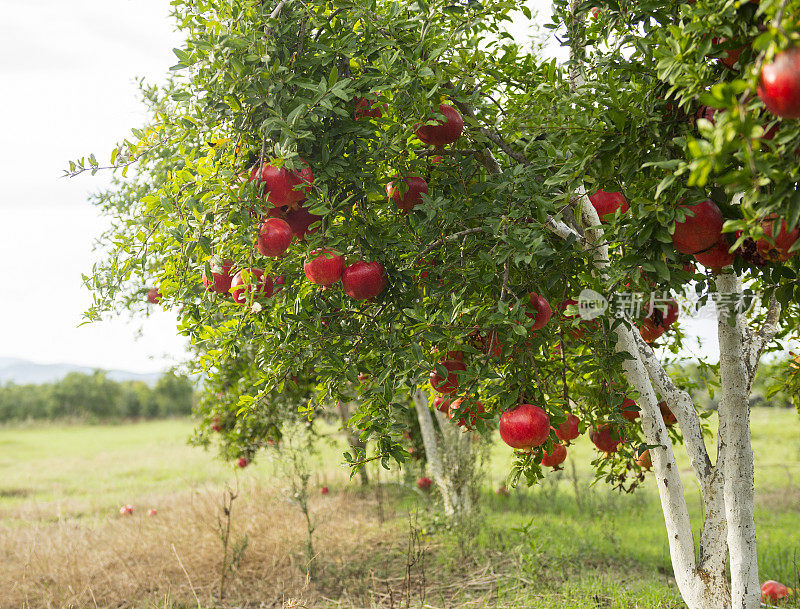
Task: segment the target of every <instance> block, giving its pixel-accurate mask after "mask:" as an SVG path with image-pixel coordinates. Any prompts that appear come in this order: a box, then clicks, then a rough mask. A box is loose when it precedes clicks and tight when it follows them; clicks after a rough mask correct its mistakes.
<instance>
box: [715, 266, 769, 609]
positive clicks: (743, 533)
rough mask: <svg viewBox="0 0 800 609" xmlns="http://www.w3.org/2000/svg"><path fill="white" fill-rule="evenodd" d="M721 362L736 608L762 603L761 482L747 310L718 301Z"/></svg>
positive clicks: (724, 284)
mask: <svg viewBox="0 0 800 609" xmlns="http://www.w3.org/2000/svg"><path fill="white" fill-rule="evenodd" d="M717 289H718V290H719V292H720V294H733V295H741V293H742V286H741V283H740V281H739V278H738V277H737V276H736V275H720V276H718V277H717ZM717 317H718V331H719V352H720V357H719V365H720V366H719V367H720V380H721V384H722V401H721V402H720V405H719V441H720V445H721V446H722V445H724V447H725V451H726V452H725V460H724V463H723V467H724V470H723V471H724V479H725V485H724V488H725V491H724V495H725V514H726V519H727V522H728V549H729V552H730V568H731V607H732V609H757V608H758V607H759V606H760V604H761V601H760V586H759V581H758V560H757V555H756V527H755V519H754V515H753V508H754V501H755V482H754V477H753V449H752V447H751V444H750V385H751V380H752V379H751V372H752V373H753V374H754V373H755V370H754V367H753V369H752V370H748V367H749V362H747V361H746V354H745V340H746V336H747V329H746V327H745V326H744V322H743V320H742V316H741V315H740V314H736V313H733V312H729V311H726V310H725V307H724V306H723V305H720V304H718V305H717Z"/></svg>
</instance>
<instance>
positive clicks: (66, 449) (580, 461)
mask: <svg viewBox="0 0 800 609" xmlns="http://www.w3.org/2000/svg"><path fill="white" fill-rule="evenodd" d="M712 423H713V418H712ZM752 426H753V449H754V454H755V457H756V487H757V508H756V525H757V529H758V537H759V549H758V553H759V566H760V570H761V574H762V580H765V579H776V580H779V581H783V582H784V583H786V584H789V585H792V584H794V585H798V583H799V582H798V570H799V569H800V489H798V483H800V420H799V419H798V416H797V413H796V412H794V411H790V410H774V409H766V408H761V409H756V410H755V411H754V413H753V418H752ZM191 428H192V423H191V422H190V421H187V420H163V421H154V422H146V423H136V424H127V425H114V426H81V425H74V426H66V425H65V426H59V425H49V426H42V427H0V469H2V471H3V472H4V475H3V478H2V479H1V480H0V520H2V521H3V523H4V525H5V526H12V527H23V528H24V527H26V526H28V525H31V524H35V523H37V522H40V523H41V522H50V521H55V520H60V519H61V520H63V519H71V518H73V519H77V520H78V521H83V522H86V523H89V524H91V523H92V522H95V521H99V520H102V519H105V518H108V517H110V516H115V515H116V511H117V509H118V507H119V506H120V505H121V504H123V503H132V504H134V505H136V506H137V507H141V508H142V509H146V507H147V505H149V504H151V503H152V504H154V505H156V504H157V503H158V498H159V497H163V496H166V495H170V494H174V493H176V492H185V491H188V490H192V489H200V488H207V487H210V488H220V487H221V486H222V485H223V484H225V483H234V482H238V484H240V485H243V486H247V485H262V486H265V487H269V486H270V485H271V484H274V480H275V476H276V473H275V468H274V464H273V463H271V462H270V460H269V459H267V458H261V459H257V461H256V463H255V464H254V465H253V466H251V467H248V468H247V469H246V470H239V469H238V468H235V467H234V466H232V465H231V464H226V463H223V462H222V461H220V460H219V459H217V458H216V455H215V452H214V450H213V449H212V450H211V451H204V450H202V449H199V448H194V447H190V446H188V445H187V443H186V438H187V437H188V435H189V433H190V431H191ZM326 431H327V432H328V433H331V432H332V429H331V428H326ZM342 449H343V446H342V443H341V440H339V439H335V438H333V437H332V439H331V441H329V442H323V443H321V445H320V448H319V453H318V454H317V455H315V457H314V459H315V461H316V463H317V464H318V466H319V469H318V471H317V472H316V473H315V474H314V476H313V478H312V481H311V482H312V485H314V486H315V487H316V486H317V485H323V484H324V485H328V486H330V487H331V489H332V492H334V493H336V492H341V491H342V490H344V489H345V488H348V484H351V485H356V484H357V482H355V481H354V482H352V483H350V482H348V480H349V475H348V471H347V470H346V469H344V468H343V467H341V465H340V463H341V452H342ZM677 453H678V459H679V466H680V468H681V471H682V472H683V473H684V485H685V488H686V492H687V496H688V503H689V506H690V510H691V513H692V517H693V520H694V522H695V524H696V526H697V527H698V528H699V526H700V522H699V515H700V513H701V504H700V497H699V492H698V490H697V484H696V482H694V480H693V477H692V475H691V472H690V470H689V466H688V460H687V459H686V455H685V452H684V451H683V450H682V448H681V449H678V451H677ZM594 454H595V451H594V449H593V447H592V446H591V444H590V443H589V441H588V439H587V438H586V437H585V436H583V437H581V438H580V439H579V440H578V441H577V442H576V443H575V444H574V445H573V446H572V447H571V448H570V449H569V458H568V461H567V464H566V469H565V470H564V471H561V472H553V473H550V474H548V476H547V477H546V479H545V480H544V481H543V483H542V484H540V485H539V486H537V487H533V488H530V489H529V488H517V489H512V490H511V496H510V497H502V496H497V495H495V493H494V489H495V488H496V487H497V486H498V485H499V484H500V483H501V482H502V481H503V480H504V479H505V474H506V472H507V471H508V466H509V463H510V461H511V450H510V449H509V448H508V447H506V446H505V445H504V444H502V443H501V442H499V441H498V442H495V443H494V444H493V446H492V448H491V457H490V462H489V465H488V470H487V479H486V485H485V486H486V488H485V490H484V493H483V498H482V501H481V505H482V510H481V514H480V516H479V520H480V525H479V526H473V527H472V533H471V534H470V535H469V536H466V535H465V534H459V533H458V532H453V531H452V530H450V529H451V527H450V526H449V525H448V524H447V523H445V522H444V521H443V520H442V519H441V518H440V517H437V516H436V515H435V512H434V513H433V515H432V513H431V511H430V510H428V509H427V507H428V503H429V501H428V500H426V499H425V498H423V497H421V496H420V495H419V494H418V493H416V492H412V491H409V492H405V493H397V492H395V493H394V494H393V495H391V491H389V493H390V495H391V496H392V497H394V498H393V499H392V501H393V502H394V504H395V506H397V507H398V512H397V513H399V514H400V516H398V518H401V519H406V520H407V519H408V516H407V514H408V512H409V511H413V510H415V509H416V512H417V514H418V519H419V526H420V527H421V529H422V531H423V533H424V535H423V541H424V542H425V543H426V544H428V545H429V546H430V547H431V548H432V550H431V552H430V553H429V556H428V562H429V568H430V569H431V572H433V573H436V574H437V575H436V577H437V578H439V579H441V578H446V577H452V578H454V579H457V578H459V577H462V578H468V576H469V573H471V572H474V570H475V569H478V568H479V567H480V565H486V564H497V565H499V566H498V569H506V570H507V571H508V573H509V574H511V575H512V576H510V577H507V578H505V579H504V578H502V577H501V578H499V579H498V580H497V584H496V588H495V589H493V591H492V593H491V594H490V595H489V596H488V597H487V598H490V599H491V602H489V601H487V602H488V603H489V604H487V605H486V606H489V605H491V606H497V605H502V606H519V607H523V606H524V607H537V608H538V607H542V608H545V607H547V608H553V607H557V608H562V607H563V608H568V607H576V608H577V607H647V608H653V609H655V608H664V609H666V608H673V607H681V606H682V605H681V603H680V600H679V597H678V596H677V591H676V589H675V587H674V583H673V582H672V580H671V566H670V560H669V551H668V547H667V543H666V532H665V528H664V522H663V516H662V514H661V510H660V506H659V502H658V497H657V494H656V491H655V485H654V483H653V480H652V474H650V475H649V476H648V480H647V482H646V483H645V485H644V487H643V488H642V489H640V490H638V491H637V492H636V493H633V494H631V495H621V494H619V493H616V492H613V491H611V490H610V489H608V488H607V487H604V486H603V485H602V484H598V485H595V486H593V487H590V483H591V481H592V476H591V470H590V465H589V463H590V461H591V459H592V458H593V456H594ZM573 463H574V465H575V474H574V477H573V473H572V464H573ZM376 471H377V470H376V469H375V467H372V469H371V470H370V473H371V474H372V476H373V479H374V477H375V474H376ZM381 479H382V480H383V481H384V482H386V481H394V482H401V481H402V476H401V475H400V474H399V472H382V473H381ZM576 485H577V488H578V489H579V496H580V497H579V500H577V499H576V494H575V490H574V489H575V487H576ZM350 492H361V491H359V490H358V489H356V488H352V490H351V491H350ZM364 492H367V491H364ZM417 508H419V509H417ZM401 524H402V523H401ZM402 528H403V527H402V526H400V527H397V526H396V527H394V530H395V531H396V530H401V529H402ZM354 533H356V534H357V532H354ZM365 568H367V567H365ZM480 568H483V567H480ZM471 570H472V571H471ZM353 571H354V572H355V573H361V571H359V568H354V569H353ZM429 577H432V575H430V574H429ZM463 594H464V595H465V597H464V598H465V600H466V599H467V597H469V594H471V593H470V592H469V590H466V589H465V591H464V593H463Z"/></svg>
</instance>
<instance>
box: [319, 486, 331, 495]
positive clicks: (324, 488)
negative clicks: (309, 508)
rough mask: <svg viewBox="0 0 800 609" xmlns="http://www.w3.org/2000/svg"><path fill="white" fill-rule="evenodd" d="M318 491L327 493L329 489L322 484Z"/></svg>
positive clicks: (323, 493)
mask: <svg viewBox="0 0 800 609" xmlns="http://www.w3.org/2000/svg"><path fill="white" fill-rule="evenodd" d="M319 492H320V493H321V494H322V495H327V494H328V493H330V489H329V488H328V487H327V486H323V487H322V488H321V489H319Z"/></svg>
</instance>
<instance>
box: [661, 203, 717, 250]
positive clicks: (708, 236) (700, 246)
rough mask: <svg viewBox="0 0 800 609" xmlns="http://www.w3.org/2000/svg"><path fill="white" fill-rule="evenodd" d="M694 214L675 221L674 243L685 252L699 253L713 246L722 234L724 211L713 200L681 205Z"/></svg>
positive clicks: (676, 247)
mask: <svg viewBox="0 0 800 609" xmlns="http://www.w3.org/2000/svg"><path fill="white" fill-rule="evenodd" d="M679 207H680V208H682V209H685V210H687V211H689V212H691V213H693V214H694V216H688V215H687V216H686V218H685V219H684V221H683V222H675V231H674V232H673V233H672V244H673V245H674V246H675V249H677V250H678V251H679V252H681V253H683V254H699V253H700V252H703V251H705V250H707V249H708V248H710V247H711V246H713V245H714V244H715V243H716V242H717V239H719V236H720V235H721V234H722V223H723V218H722V212H721V211H720V210H719V207H717V205H716V204H715V203H714V202H713V201H712V200H711V199H706V200H705V201H702V202H700V203H697V204H696V205H683V204H681V205H680V206H679Z"/></svg>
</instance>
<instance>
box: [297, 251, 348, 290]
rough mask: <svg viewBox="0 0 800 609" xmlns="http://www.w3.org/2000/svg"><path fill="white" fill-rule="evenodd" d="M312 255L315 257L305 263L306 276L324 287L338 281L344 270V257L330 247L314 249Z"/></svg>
mask: <svg viewBox="0 0 800 609" xmlns="http://www.w3.org/2000/svg"><path fill="white" fill-rule="evenodd" d="M311 255H312V256H315V257H314V258H312V259H311V260H309V261H308V262H305V263H304V264H303V271H304V272H305V274H306V278H307V279H308V280H309V281H310V282H311V283H315V284H317V285H321V286H324V287H330V286H332V285H333V284H334V283H336V282H337V281H338V280H339V278H340V277H341V276H342V272H343V271H344V257H343V256H340V255H339V254H338V253H336V252H334V251H333V250H329V249H323V250H314V251H313V252H311Z"/></svg>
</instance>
